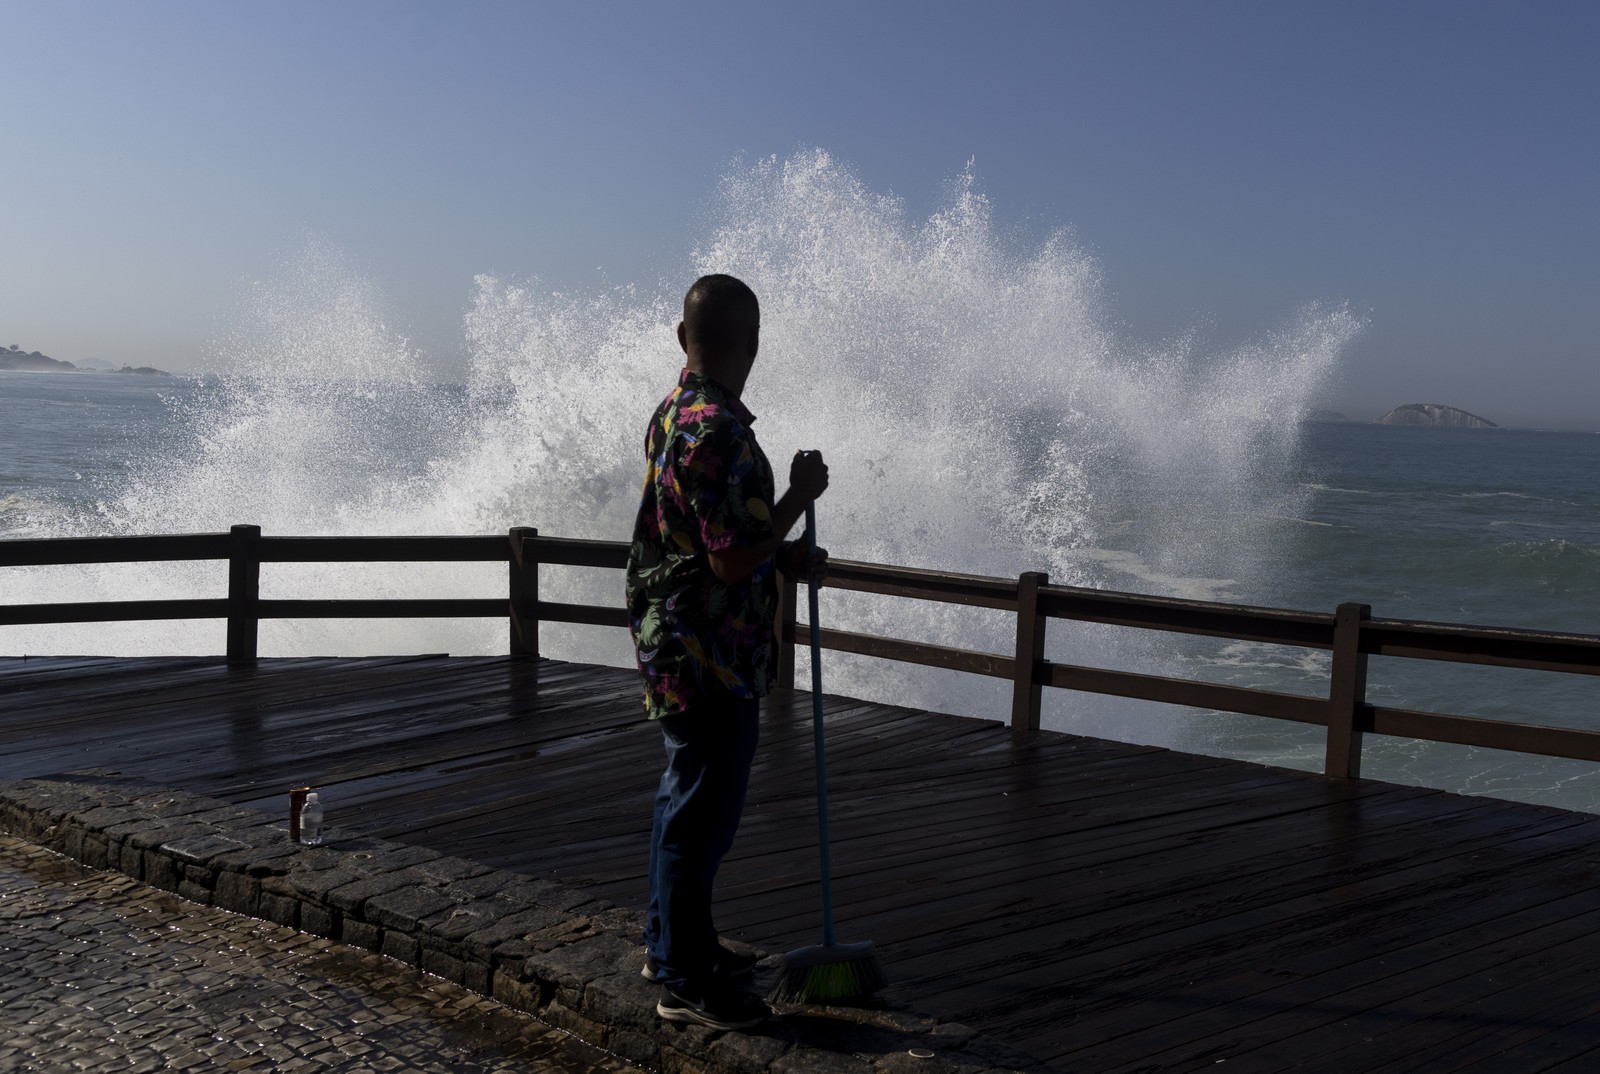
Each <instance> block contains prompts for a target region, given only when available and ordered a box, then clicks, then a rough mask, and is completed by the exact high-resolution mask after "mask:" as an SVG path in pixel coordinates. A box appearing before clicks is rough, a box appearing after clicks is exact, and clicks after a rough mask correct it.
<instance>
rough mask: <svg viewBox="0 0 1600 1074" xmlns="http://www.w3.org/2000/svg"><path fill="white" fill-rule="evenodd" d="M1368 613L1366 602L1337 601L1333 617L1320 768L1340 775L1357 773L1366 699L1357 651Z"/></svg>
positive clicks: (1362, 663)
mask: <svg viewBox="0 0 1600 1074" xmlns="http://www.w3.org/2000/svg"><path fill="white" fill-rule="evenodd" d="M1371 617H1372V606H1371V605H1369V604H1355V603H1349V604H1341V605H1339V608H1338V611H1337V612H1335V613H1334V620H1333V672H1332V674H1331V675H1330V676H1329V678H1330V681H1329V684H1328V752H1327V758H1326V764H1325V766H1324V768H1323V771H1324V772H1325V773H1326V774H1327V775H1330V776H1338V777H1340V778H1341V779H1355V778H1356V777H1357V776H1359V775H1361V731H1360V729H1359V728H1358V727H1357V724H1358V722H1359V721H1360V719H1361V710H1362V709H1363V708H1364V707H1365V706H1366V703H1367V654H1366V653H1364V652H1362V651H1361V624H1362V623H1363V622H1364V621H1366V620H1367V619H1370V618H1371Z"/></svg>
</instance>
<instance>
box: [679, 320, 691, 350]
mask: <svg viewBox="0 0 1600 1074" xmlns="http://www.w3.org/2000/svg"><path fill="white" fill-rule="evenodd" d="M678 346H680V347H682V348H683V353H684V354H688V353H689V332H688V330H687V329H685V328H684V326H683V322H682V321H679V322H678Z"/></svg>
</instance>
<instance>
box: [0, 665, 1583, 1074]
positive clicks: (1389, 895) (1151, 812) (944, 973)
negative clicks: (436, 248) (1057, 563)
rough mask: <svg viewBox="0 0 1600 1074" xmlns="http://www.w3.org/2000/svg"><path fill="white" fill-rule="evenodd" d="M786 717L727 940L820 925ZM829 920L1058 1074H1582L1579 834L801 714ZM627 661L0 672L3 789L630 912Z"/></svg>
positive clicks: (634, 773)
mask: <svg viewBox="0 0 1600 1074" xmlns="http://www.w3.org/2000/svg"><path fill="white" fill-rule="evenodd" d="M809 713H810V707H809V696H808V695H807V694H805V693H800V692H787V691H786V692H782V693H781V694H780V695H779V696H777V697H775V698H773V699H772V700H771V702H770V703H769V705H768V711H767V714H766V719H765V725H764V731H763V734H764V742H763V747H762V751H761V754H760V756H759V758H758V760H757V767H756V772H755V775H754V781H753V788H752V794H751V802H750V807H749V810H748V812H747V814H746V820H745V826H744V828H743V830H742V831H741V833H740V837H739V841H738V843H737V844H736V846H735V849H734V852H733V854H732V855H731V856H730V857H729V859H728V861H727V863H726V865H725V866H724V871H723V876H722V880H721V885H720V902H719V907H718V920H719V924H720V925H721V927H722V928H723V930H724V932H726V933H729V934H732V935H735V936H737V937H739V938H741V939H744V940H747V941H750V942H752V943H755V944H758V945H760V946H763V947H766V948H769V949H772V950H782V949H786V948H789V947H794V946H799V945H802V944H806V943H814V942H815V940H816V932H817V916H818V910H817V892H816V886H815V881H814V876H815V868H816V855H815V820H814V813H813V811H812V804H811V803H812V798H811V795H812V785H811V782H810V779H811V775H810V769H811V757H810V738H809V736H810V730H809V718H810V717H809ZM828 713H829V733H830V754H829V756H830V776H831V780H832V782H831V791H832V798H833V825H834V834H835V845H834V862H835V870H836V874H837V875H836V885H835V886H836V902H837V906H838V908H839V917H840V929H839V931H840V935H841V939H844V940H855V939H872V940H874V941H876V942H877V944H878V946H879V950H880V953H881V955H882V957H883V960H884V963H885V965H886V967H887V968H888V970H889V972H890V973H891V975H892V976H893V978H894V979H895V984H894V985H893V986H892V987H893V989H894V990H895V993H896V995H897V996H898V998H901V999H903V1000H905V1001H906V1002H908V1003H910V1004H912V1005H914V1006H916V1007H918V1008H920V1009H922V1010H925V1011H927V1012H929V1013H933V1014H938V1015H942V1016H948V1017H953V1018H959V1019H960V1020H962V1021H965V1022H968V1023H969V1024H972V1025H975V1026H978V1027H980V1028H981V1029H983V1030H985V1031H987V1032H988V1033H990V1034H992V1035H994V1036H996V1037H998V1038H1000V1039H1002V1040H1005V1041H1008V1042H1010V1043H1012V1044H1015V1045H1017V1046H1018V1047H1021V1048H1024V1049H1026V1050H1027V1051H1029V1052H1031V1053H1033V1054H1035V1055H1038V1056H1040V1057H1041V1058H1043V1059H1045V1060H1046V1061H1047V1062H1049V1063H1051V1064H1052V1065H1054V1066H1056V1067H1057V1068H1059V1069H1062V1070H1070V1071H1095V1072H1113V1071H1158V1070H1159V1071H1190V1070H1210V1069H1213V1068H1214V1067H1216V1066H1217V1064H1220V1063H1223V1062H1224V1061H1225V1065H1224V1066H1222V1067H1221V1069H1224V1070H1227V1071H1233V1072H1237V1071H1278V1070H1288V1069H1293V1070H1296V1071H1323V1070H1326V1071H1335V1070H1337V1071H1340V1072H1343V1074H1348V1072H1350V1071H1360V1072H1376V1071H1400V1070H1426V1071H1434V1072H1446V1071H1474V1072H1479V1071H1483V1072H1486V1071H1506V1072H1516V1074H1531V1072H1534V1071H1580V1070H1581V1071H1591V1070H1594V1069H1597V1068H1596V1066H1595V1064H1596V1063H1597V1062H1600V986H1597V985H1596V984H1595V983H1594V978H1593V974H1594V967H1595V966H1596V965H1600V936H1597V934H1596V922H1597V921H1600V918H1597V916H1596V911H1600V890H1597V888H1596V879H1597V870H1600V850H1597V840H1600V818H1596V817H1591V816H1588V815H1585V814H1575V813H1567V812H1563V811H1560V810H1556V809H1549V808H1543V807H1538V806H1530V805H1521V804H1513V803H1507V802H1498V801H1491V800H1486V799H1476V798H1466V797H1461V796H1457V795H1451V794H1444V793H1439V792H1435V791H1428V790H1419V789H1414V788H1405V787H1397V786H1392V785H1388V784H1383V783H1378V782H1373V781H1332V780H1327V779H1324V778H1322V777H1318V776H1312V775H1306V774H1302V773H1296V772H1289V771H1284V770H1279V769H1272V768H1263V767H1260V766H1255V765H1250V764H1244V763H1240V762H1233V761H1225V760H1218V759H1215V758H1207V757H1198V756H1190V755H1186V754H1180V753H1173V752H1170V751H1166V750H1161V749H1154V748H1149V747H1141V746H1130V745H1124V744H1121V743H1114V742H1106V741H1101V740H1096V739H1087V738H1079V737H1075V736H1070V735H1062V734H1053V733H1048V732H1046V733H1040V734H1036V735H1034V736H1032V737H1031V738H1029V739H1026V740H1024V741H1021V742H1018V741H1016V740H1014V739H1013V736H1012V735H1011V733H1010V732H1009V731H1008V730H1007V729H1006V728H1005V727H1004V726H1002V725H1000V724H998V723H986V722H982V721H976V720H968V719H961V718H958V717H953V716H946V715H940V714H937V713H928V712H919V711H913V710H908V709H903V708H894V707H890V706H885V705H876V704H868V703H864V702H859V701H854V700H851V699H848V698H840V697H830V698H829V699H828ZM659 763H660V743H659V736H658V734H657V732H656V731H655V730H654V728H652V727H651V726H650V725H649V724H648V723H646V722H644V721H643V720H642V719H641V709H640V705H639V701H638V690H637V685H636V681H635V678H634V675H633V674H632V673H631V672H628V671H619V670H615V669H607V668H596V667H589V666H584V665H577V664H562V663H557V662H552V661H538V662H533V661H527V660H513V659H510V658H505V657H498V658H496V657H485V658H465V659H463V658H457V659H450V658H442V657H419V658H411V659H403V658H377V659H363V660H348V659H345V660H339V659H303V660H302V659H293V660H289V659H278V660H263V661H261V662H260V664H259V666H257V667H256V668H254V669H239V668H229V667H228V666H227V665H226V663H225V662H223V661H222V660H220V659H218V658H163V659H103V658H71V659H69V658H35V659H28V660H23V659H21V658H0V777H3V778H16V777H25V776H37V775H45V774H49V773H56V772H62V771H67V770H71V769H75V768H85V767H113V768H118V769H120V770H122V771H124V772H126V773H129V774H135V775H139V776H142V777H144V778H147V779H150V780H152V781H155V782H159V783H164V784H169V785H174V786H181V787H184V788H187V789H190V790H194V791H198V792H203V793H208V794H214V795H218V796H221V797H224V798H228V799H231V800H234V801H237V802H240V803H244V804H249V805H255V806H259V807H261V808H265V809H271V810H279V809H282V808H283V804H284V800H285V799H284V794H283V792H284V790H285V789H286V788H288V787H289V786H291V785H294V784H296V783H301V782H305V783H311V784H314V785H316V786H318V787H319V788H321V789H322V791H323V797H324V800H325V801H326V803H327V805H328V810H329V815H330V820H331V821H332V822H334V823H337V824H343V825H349V826H353V827H359V828H365V829H367V830H370V831H373V832H376V833H379V834H383V835H387V836H390V837H394V838H400V839H404V840H408V841H413V842H416V843H421V844H425V845H428V846H431V847H435V848H438V849H440V850H442V851H446V852H448V853H451V854H458V855H463V856H466V857H471V858H474V859H476V860H479V861H482V862H485V863H488V864H492V865H496V866H500V867H504V868H510V869H515V870H519V871H522V872H526V873H531V874H540V875H553V876H557V877H560V878H561V879H563V880H565V881H568V882H570V883H573V884H579V885H583V886H585V887H588V888H590V889H593V890H595V891H597V892H599V893H601V894H603V895H605V896H606V897H608V898H611V899H613V900H614V901H617V902H619V903H623V904H627V905H638V904H639V903H640V902H641V900H642V892H643V889H644V877H643V872H644V870H643V865H644V860H645V853H646V847H645V843H646V838H647V833H648V828H649V802H650V798H651V795H652V792H653V789H654V784H655V780H656V776H657V771H658V766H659Z"/></svg>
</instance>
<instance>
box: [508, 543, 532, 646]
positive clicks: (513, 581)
mask: <svg viewBox="0 0 1600 1074" xmlns="http://www.w3.org/2000/svg"><path fill="white" fill-rule="evenodd" d="M537 536H539V531H538V530H536V529H534V528H533V527H532V526H513V527H511V558H510V560H509V562H510V565H511V573H510V586H511V607H510V614H511V655H512V656H533V657H537V656H538V655H539V550H538V546H537V545H536V544H534V543H533V539H534V538H535V537H537Z"/></svg>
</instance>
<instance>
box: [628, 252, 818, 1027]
mask: <svg viewBox="0 0 1600 1074" xmlns="http://www.w3.org/2000/svg"><path fill="white" fill-rule="evenodd" d="M760 334H761V307H760V304H759V302H758V301H757V300H756V296H755V293H754V292H753V291H751V290H750V288H749V287H747V286H745V284H744V283H742V282H741V281H739V280H737V279H735V278H734V277H732V276H725V275H720V274H718V275H711V276H702V277H701V278H700V279H698V280H696V281H695V283H694V286H693V287H691V288H690V289H689V293H688V295H687V296H685V298H684V300H683V320H682V322H681V323H680V324H679V325H678V344H679V346H681V347H682V348H683V352H684V355H685V359H686V361H685V365H684V369H683V371H682V372H681V373H680V374H679V377H678V386H677V387H676V388H674V389H673V390H672V392H671V393H670V394H669V395H668V396H667V397H666V399H665V400H663V401H662V403H661V405H660V407H658V408H657V409H656V413H655V416H654V417H653V418H652V419H651V422H650V429H649V432H648V434H647V435H646V438H645V481H644V496H643V500H642V502H641V503H640V505H639V515H638V519H637V521H636V522H635V525H634V534H633V546H632V549H631V550H630V552H629V554H628V576H627V593H628V612H629V622H630V625H631V629H632V633H633V639H634V646H635V650H636V653H637V656H638V661H639V670H640V672H641V673H642V674H643V677H644V693H645V710H646V712H647V713H648V715H649V716H650V718H651V719H653V720H656V721H657V723H658V724H659V725H660V727H661V732H662V738H663V740H664V742H665V745H666V752H667V763H666V770H665V771H664V772H663V773H662V776H661V785H660V788H659V790H658V791H657V793H656V799H655V816H654V822H653V826H652V831H651V837H650V913H649V919H648V922H647V924H646V927H645V944H646V958H645V968H644V975H645V976H646V977H649V978H651V979H652V980H656V981H659V982H660V983H661V985H662V994H661V999H660V1002H659V1003H658V1004H657V1005H656V1011H657V1013H658V1014H660V1015H661V1017H662V1018H665V1019H667V1020H669V1021H673V1022H688V1023H695V1024H699V1025H706V1026H710V1027H712V1028H715V1029H742V1028H747V1027H749V1026H752V1025H755V1024H757V1023H759V1022H761V1021H762V1020H763V1019H765V1018H766V1017H767V1016H768V1015H769V1014H770V1013H771V1012H770V1011H769V1010H768V1008H767V1006H766V1004H765V1003H764V1002H762V1001H761V999H760V998H758V997H756V996H754V995H751V994H749V993H748V992H747V991H746V990H745V989H744V987H743V986H742V983H743V982H744V981H745V980H747V979H748V976H749V972H750V969H751V967H752V963H753V960H752V959H750V958H749V957H747V956H740V955H738V954H735V953H734V952H732V951H730V950H728V949H727V948H725V947H723V946H722V945H721V944H720V943H719V942H718V939H717V931H716V928H715V926H714V925H713V924H712V915H711V892H712V885H713V882H714V881H715V879H716V874H717V867H718V866H719V865H720V864H721V861H722V857H723V855H724V854H726V853H727V851H728V848H729V847H730V846H731V845H732V844H733V836H734V833H735V831H737V829H738V826H739V818H740V816H741V814H742V813H743V811H744V800H745V792H746V789H747V788H748V786H749V780H750V764H751V761H752V759H753V758H754V756H755V749H756V740H757V737H758V719H757V717H758V711H759V699H760V698H761V697H762V696H764V695H765V694H766V692H767V689H768V687H769V685H770V684H771V678H772V664H773V658H774V655H775V651H774V649H775V647H774V634H773V625H774V621H775V618H776V612H777V579H776V577H775V572H776V570H777V569H778V568H779V567H780V566H781V567H782V569H783V570H784V571H785V572H792V573H793V574H796V575H798V574H802V573H804V572H805V571H806V570H807V568H808V566H809V567H810V569H812V570H814V571H815V570H820V567H821V564H822V561H823V560H824V558H825V557H826V553H825V552H822V551H821V550H819V551H818V555H817V559H816V561H815V562H813V563H811V564H808V563H807V559H806V545H805V542H803V541H796V542H792V543H791V542H788V541H785V540H784V537H785V535H786V534H787V533H788V532H789V530H790V529H792V528H793V526H794V524H795V522H796V521H797V520H798V519H799V518H800V517H801V516H802V515H803V514H804V513H805V509H806V506H807V505H808V504H809V503H811V502H812V501H813V500H815V499H816V498H817V497H818V496H820V495H822V493H823V491H824V490H825V489H826V488H827V487H828V468H827V466H826V465H825V464H824V463H823V461H822V455H821V453H820V452H797V453H796V454H795V457H794V461H793V462H792V463H791V465H790V468H789V489H788V491H787V492H785V493H784V494H783V496H782V497H777V496H776V494H775V492H776V490H775V485H774V482H773V474H772V467H771V466H770V465H769V464H768V462H767V457H766V455H764V454H763V453H762V451H761V447H760V445H758V444H757V443H756V438H755V433H754V432H753V431H752V428H751V426H752V425H753V424H754V422H755V415H754V414H752V413H751V412H750V410H749V409H748V408H747V407H746V406H745V405H744V403H743V402H742V401H741V400H740V396H741V395H742V393H743V392H744V386H745V380H746V379H747V378H748V377H749V375H750V370H751V368H752V366H753V365H754V364H755V358H756V351H757V349H758V345H759V342H760Z"/></svg>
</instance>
